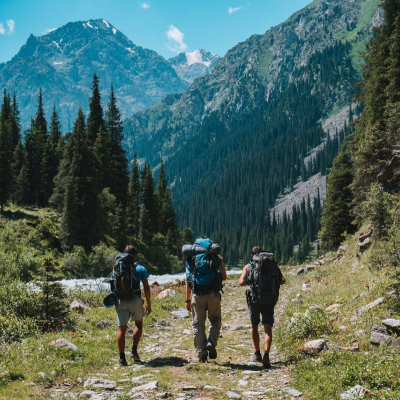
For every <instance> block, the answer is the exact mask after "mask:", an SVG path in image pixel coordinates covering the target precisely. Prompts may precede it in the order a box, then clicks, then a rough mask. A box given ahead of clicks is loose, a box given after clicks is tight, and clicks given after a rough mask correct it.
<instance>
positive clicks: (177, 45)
mask: <svg viewBox="0 0 400 400" xmlns="http://www.w3.org/2000/svg"><path fill="white" fill-rule="evenodd" d="M166 35H167V38H168V44H167V47H168V48H169V49H170V50H171V51H172V52H174V53H182V52H184V51H186V49H187V45H186V44H185V42H184V41H183V38H184V37H185V35H184V34H183V33H182V32H181V31H180V30H179V29H178V28H175V26H173V25H170V26H169V29H168V31H167V32H166Z"/></svg>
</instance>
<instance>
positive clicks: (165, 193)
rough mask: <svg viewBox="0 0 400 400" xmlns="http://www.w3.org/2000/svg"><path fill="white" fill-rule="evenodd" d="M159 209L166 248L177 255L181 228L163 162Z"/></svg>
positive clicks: (159, 185)
mask: <svg viewBox="0 0 400 400" xmlns="http://www.w3.org/2000/svg"><path fill="white" fill-rule="evenodd" d="M156 198H157V209H158V221H159V223H158V228H159V229H158V230H159V232H161V233H162V234H163V235H164V236H166V246H167V248H168V249H170V250H172V251H173V252H174V253H175V254H177V250H178V249H177V244H178V240H179V228H178V225H177V223H176V214H175V210H174V206H173V204H172V198H171V191H170V189H169V188H168V185H167V177H166V174H165V170H164V163H163V162H162V160H161V166H160V174H159V177H158V183H157V193H156Z"/></svg>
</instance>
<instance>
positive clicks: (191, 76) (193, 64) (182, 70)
mask: <svg viewBox="0 0 400 400" xmlns="http://www.w3.org/2000/svg"><path fill="white" fill-rule="evenodd" d="M219 59H220V57H219V56H217V55H216V54H212V53H210V52H209V51H207V50H195V51H193V52H191V53H181V54H179V55H177V56H176V57H173V58H170V59H169V62H170V63H171V65H172V66H173V67H174V69H175V71H176V73H177V74H178V75H179V76H180V78H182V79H183V80H184V81H185V82H188V83H189V84H191V83H193V81H194V80H195V79H197V78H200V77H201V76H204V75H208V74H210V73H211V71H212V70H213V68H214V67H215V65H216V64H217V62H218V60H219Z"/></svg>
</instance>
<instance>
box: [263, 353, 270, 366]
mask: <svg viewBox="0 0 400 400" xmlns="http://www.w3.org/2000/svg"><path fill="white" fill-rule="evenodd" d="M262 363H263V366H264V368H271V363H270V361H269V354H268V353H264V357H263V359H262Z"/></svg>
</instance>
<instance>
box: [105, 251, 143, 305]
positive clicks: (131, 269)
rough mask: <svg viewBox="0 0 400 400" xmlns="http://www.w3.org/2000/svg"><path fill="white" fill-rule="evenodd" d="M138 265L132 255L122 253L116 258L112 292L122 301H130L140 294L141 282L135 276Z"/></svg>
mask: <svg viewBox="0 0 400 400" xmlns="http://www.w3.org/2000/svg"><path fill="white" fill-rule="evenodd" d="M136 265H137V263H135V259H134V257H133V255H132V254H130V253H120V254H118V255H117V256H116V257H115V262H114V267H113V272H112V274H111V276H112V280H111V291H112V292H113V293H115V295H116V296H117V297H118V299H120V300H130V299H132V298H133V297H134V296H135V295H138V294H139V293H140V281H138V280H137V279H136V276H135V268H136Z"/></svg>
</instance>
